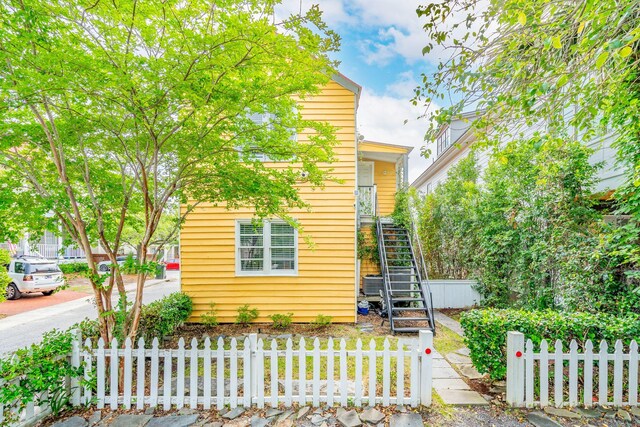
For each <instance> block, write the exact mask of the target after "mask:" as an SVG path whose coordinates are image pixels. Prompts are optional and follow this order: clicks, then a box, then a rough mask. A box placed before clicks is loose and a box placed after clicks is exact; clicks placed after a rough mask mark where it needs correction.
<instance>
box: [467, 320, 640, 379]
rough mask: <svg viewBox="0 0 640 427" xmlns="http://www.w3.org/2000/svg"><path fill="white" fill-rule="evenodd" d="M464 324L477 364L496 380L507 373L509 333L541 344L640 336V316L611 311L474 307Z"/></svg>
mask: <svg viewBox="0 0 640 427" xmlns="http://www.w3.org/2000/svg"><path fill="white" fill-rule="evenodd" d="M460 323H461V325H462V328H463V329H464V334H465V343H466V344H467V347H469V350H470V356H471V360H472V361H473V365H474V366H475V367H476V369H478V371H479V372H480V373H488V374H489V375H490V377H491V379H493V380H500V379H504V378H505V375H506V373H507V358H506V345H507V332H509V331H516V332H522V333H523V334H524V335H525V339H531V341H532V342H533V344H534V345H535V346H538V345H539V344H540V342H541V341H542V340H543V339H546V340H547V342H548V343H549V345H550V347H552V346H553V342H554V341H555V340H557V339H559V340H561V341H562V342H563V344H564V345H566V346H568V345H569V342H570V341H571V340H576V341H577V342H578V345H582V344H583V343H584V342H586V341H587V340H589V339H590V340H592V341H593V343H594V345H596V346H597V342H598V341H600V340H603V339H604V340H607V341H608V342H609V343H613V342H615V340H618V339H620V340H622V341H623V342H624V343H625V345H628V344H629V342H630V341H631V340H632V339H638V337H640V316H639V315H636V314H631V315H627V316H626V317H616V316H613V315H609V314H604V313H601V314H598V315H597V316H594V315H593V314H591V313H579V312H577V313H560V312H557V311H552V310H542V311H524V310H496V309H486V310H471V311H468V312H466V313H462V316H461V317H460Z"/></svg>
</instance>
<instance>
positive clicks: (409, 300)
mask: <svg viewBox="0 0 640 427" xmlns="http://www.w3.org/2000/svg"><path fill="white" fill-rule="evenodd" d="M417 301H424V298H405V297H400V298H393V297H392V298H391V304H393V303H395V302H417ZM395 308H400V307H394V309H395Z"/></svg>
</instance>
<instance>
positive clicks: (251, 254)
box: [240, 248, 264, 271]
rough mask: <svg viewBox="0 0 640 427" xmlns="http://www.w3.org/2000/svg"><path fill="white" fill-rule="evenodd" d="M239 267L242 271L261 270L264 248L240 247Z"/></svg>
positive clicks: (262, 267)
mask: <svg viewBox="0 0 640 427" xmlns="http://www.w3.org/2000/svg"><path fill="white" fill-rule="evenodd" d="M240 269H241V270H242V271H262V270H263V269H264V249H259V248H242V249H240Z"/></svg>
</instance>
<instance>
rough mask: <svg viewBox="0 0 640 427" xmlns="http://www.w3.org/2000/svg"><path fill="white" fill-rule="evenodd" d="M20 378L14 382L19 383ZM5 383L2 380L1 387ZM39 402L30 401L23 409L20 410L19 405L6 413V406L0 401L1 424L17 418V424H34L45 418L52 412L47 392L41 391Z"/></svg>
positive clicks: (38, 397)
mask: <svg viewBox="0 0 640 427" xmlns="http://www.w3.org/2000/svg"><path fill="white" fill-rule="evenodd" d="M18 382H19V380H15V381H12V383H18ZM4 385H5V383H4V382H2V381H1V380H0V389H1V388H2V387H3V386H4ZM36 400H37V401H38V403H36V402H35V401H32V402H28V403H27V404H26V405H25V407H24V408H23V409H22V410H19V409H18V407H17V406H13V407H10V408H8V409H9V413H8V414H5V407H4V405H3V404H2V403H0V425H4V424H3V423H5V421H6V419H11V420H15V424H16V425H20V426H22V425H24V426H26V425H33V424H35V423H36V422H37V421H39V420H41V419H43V418H45V417H46V416H47V415H49V414H50V413H51V408H50V407H49V404H48V403H47V400H48V396H47V395H46V393H40V394H38V396H37V399H36Z"/></svg>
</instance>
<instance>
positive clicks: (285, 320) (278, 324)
mask: <svg viewBox="0 0 640 427" xmlns="http://www.w3.org/2000/svg"><path fill="white" fill-rule="evenodd" d="M269 319H271V321H272V322H273V327H274V328H276V329H287V328H288V327H289V326H291V322H292V321H293V313H287V314H272V315H271V316H269Z"/></svg>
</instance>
